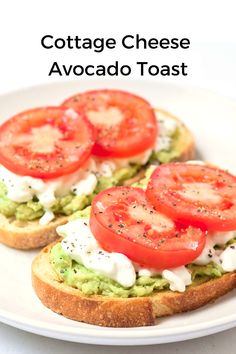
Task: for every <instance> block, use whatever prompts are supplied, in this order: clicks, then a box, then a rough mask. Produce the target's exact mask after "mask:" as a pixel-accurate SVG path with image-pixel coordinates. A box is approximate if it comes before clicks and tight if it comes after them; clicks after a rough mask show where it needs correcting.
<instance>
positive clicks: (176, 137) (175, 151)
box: [150, 128, 182, 163]
mask: <svg viewBox="0 0 236 354" xmlns="http://www.w3.org/2000/svg"><path fill="white" fill-rule="evenodd" d="M181 148H182V141H181V130H180V128H176V130H175V131H174V132H173V134H172V135H171V144H170V146H169V148H168V149H163V150H160V151H153V153H152V155H151V158H150V162H151V163H152V162H155V161H159V162H160V163H169V162H171V161H175V160H177V159H178V157H179V155H180V151H181Z"/></svg>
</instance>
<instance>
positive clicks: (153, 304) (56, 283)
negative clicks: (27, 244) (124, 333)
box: [32, 243, 236, 327]
mask: <svg viewBox="0 0 236 354" xmlns="http://www.w3.org/2000/svg"><path fill="white" fill-rule="evenodd" d="M54 245H55V243H52V244H51V245H48V246H47V247H45V248H44V249H43V250H42V251H41V252H40V254H39V255H38V256H37V257H36V258H35V259H34V261H33V264H32V284H33V288H34V290H35V292H36V294H37V296H38V297H39V299H40V300H41V302H42V303H43V304H44V305H45V306H46V307H48V308H49V309H51V310H52V311H54V312H56V313H58V314H61V315H63V316H65V317H67V318H70V319H72V320H76V321H81V322H85V323H89V324H94V325H98V326H106V327H139V326H151V325H154V324H156V319H157V318H159V317H163V316H167V315H173V314H175V313H180V312H186V311H191V310H195V309H197V308H199V307H201V306H204V305H206V304H208V303H210V302H213V301H215V300H216V299H218V298H219V297H220V296H222V295H224V294H226V293H228V292H229V291H231V290H232V289H234V288H235V287H236V272H233V273H227V274H225V275H223V276H221V277H220V278H215V279H212V280H209V281H207V282H205V283H202V284H201V285H197V286H190V287H189V288H187V290H186V291H185V292H183V293H178V292H173V291H160V292H154V293H153V295H151V296H147V297H134V298H127V299H126V298H125V299H124V298H110V297H105V296H101V295H91V296H87V295H84V294H83V293H82V292H81V291H79V290H78V289H75V288H72V287H70V286H68V285H66V284H65V283H63V282H61V280H60V279H58V276H57V275H56V273H55V272H54V270H53V268H52V267H51V264H50V262H49V252H50V250H51V248H52V247H53V246H54Z"/></svg>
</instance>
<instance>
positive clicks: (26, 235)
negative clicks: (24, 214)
mask: <svg viewBox="0 0 236 354" xmlns="http://www.w3.org/2000/svg"><path fill="white" fill-rule="evenodd" d="M67 221H68V216H60V217H57V218H56V219H55V220H54V221H51V222H50V223H49V224H48V225H40V224H39V222H38V220H34V221H20V220H16V219H15V218H7V217H6V216H4V215H2V214H0V242H1V243H3V244H5V245H7V246H10V247H12V248H17V249H22V250H29V249H34V248H39V247H43V246H45V245H47V244H48V243H50V242H52V241H54V240H56V239H57V238H58V234H57V233H56V228H57V226H59V225H63V224H65V223H66V222H67Z"/></svg>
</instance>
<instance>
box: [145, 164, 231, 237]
mask: <svg viewBox="0 0 236 354" xmlns="http://www.w3.org/2000/svg"><path fill="white" fill-rule="evenodd" d="M146 195H147V197H148V199H149V200H150V202H151V203H152V204H153V205H154V206H155V207H156V208H157V209H158V210H160V212H162V213H165V214H166V215H168V216H169V217H171V218H173V219H174V220H176V221H177V222H180V223H183V224H186V225H189V224H190V225H193V226H196V227H201V228H203V229H208V230H211V231H233V230H235V229H236V177H235V176H233V175H231V174H230V173H228V172H226V171H222V170H220V169H218V168H214V167H209V166H202V165H195V164H194V165H193V164H184V163H174V164H173V163H172V164H166V165H161V166H158V167H157V168H156V170H155V171H154V172H153V174H152V176H151V178H150V181H149V184H148V187H147V191H146Z"/></svg>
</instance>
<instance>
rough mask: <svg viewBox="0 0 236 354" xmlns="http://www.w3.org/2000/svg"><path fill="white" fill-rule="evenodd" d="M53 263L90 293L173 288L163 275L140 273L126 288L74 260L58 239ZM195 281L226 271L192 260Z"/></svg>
mask: <svg viewBox="0 0 236 354" xmlns="http://www.w3.org/2000/svg"><path fill="white" fill-rule="evenodd" d="M50 263H51V265H52V268H53V270H54V271H55V273H56V276H57V277H58V278H59V279H60V280H61V281H63V282H65V284H67V285H69V286H71V287H73V288H76V289H79V290H80V291H82V292H83V293H84V294H86V295H103V296H109V297H120V298H127V297H140V296H148V295H151V294H152V293H154V292H156V291H162V290H167V289H169V283H168V281H167V280H166V279H164V278H162V276H161V275H158V276H153V277H148V276H138V275H137V278H136V282H135V284H134V285H133V286H132V287H130V288H124V287H123V286H122V285H120V284H119V283H117V282H116V281H114V280H112V279H110V278H108V277H105V276H103V275H101V274H98V273H96V272H94V271H93V270H90V269H88V268H85V267H84V266H83V265H82V264H79V263H77V262H75V261H74V260H72V259H71V258H70V257H69V256H68V255H67V254H66V253H65V252H64V251H63V249H62V247H61V244H60V243H57V244H56V245H55V246H54V247H53V248H52V250H51V252H50ZM188 268H189V269H190V270H191V275H192V284H191V285H190V286H194V285H196V284H200V283H203V282H205V281H208V280H209V279H211V278H215V277H220V276H221V275H222V274H223V270H222V268H221V267H220V266H219V265H217V264H215V263H213V262H212V263H209V264H208V265H206V266H197V265H194V264H191V265H189V266H188Z"/></svg>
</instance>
